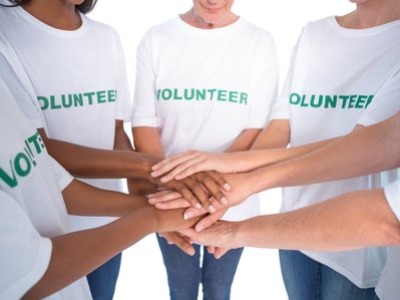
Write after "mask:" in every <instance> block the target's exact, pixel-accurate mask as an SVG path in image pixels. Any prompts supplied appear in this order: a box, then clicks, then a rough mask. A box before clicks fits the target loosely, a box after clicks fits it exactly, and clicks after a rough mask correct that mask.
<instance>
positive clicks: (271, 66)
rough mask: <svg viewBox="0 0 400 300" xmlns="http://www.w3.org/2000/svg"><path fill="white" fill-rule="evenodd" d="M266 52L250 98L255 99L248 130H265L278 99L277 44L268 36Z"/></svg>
mask: <svg viewBox="0 0 400 300" xmlns="http://www.w3.org/2000/svg"><path fill="white" fill-rule="evenodd" d="M264 47H265V52H264V53H262V57H259V58H258V59H257V60H258V61H259V63H258V66H259V69H258V74H257V75H256V76H255V80H254V82H253V84H252V87H251V92H250V94H249V97H250V98H251V99H253V101H251V103H252V105H251V108H250V114H249V118H248V122H247V126H246V127H247V128H264V127H265V126H266V122H267V120H268V116H269V114H270V112H271V108H272V106H273V103H274V102H275V100H276V97H277V89H278V77H279V71H278V69H279V65H278V56H277V53H276V48H275V44H274V42H273V40H272V37H271V36H270V35H269V34H268V35H267V37H266V41H265V44H264Z"/></svg>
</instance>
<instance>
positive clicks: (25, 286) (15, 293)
mask: <svg viewBox="0 0 400 300" xmlns="http://www.w3.org/2000/svg"><path fill="white" fill-rule="evenodd" d="M0 201H1V210H0V230H1V235H0V299H20V298H21V297H22V296H23V295H24V294H25V293H26V292H27V291H28V290H29V289H30V288H31V287H32V286H33V285H35V284H36V282H38V281H39V280H40V278H42V276H43V274H44V273H45V272H46V270H47V268H48V265H49V262H50V257H51V249H52V246H51V241H50V240H49V239H47V238H43V237H41V236H40V235H39V234H38V232H37V231H36V230H35V228H34V227H33V225H32V223H31V222H30V219H29V217H28V215H27V214H26V213H25V211H23V210H22V208H21V207H20V206H19V205H18V204H17V202H16V201H14V200H13V199H12V198H11V197H9V196H8V195H7V194H5V193H4V192H2V191H0Z"/></svg>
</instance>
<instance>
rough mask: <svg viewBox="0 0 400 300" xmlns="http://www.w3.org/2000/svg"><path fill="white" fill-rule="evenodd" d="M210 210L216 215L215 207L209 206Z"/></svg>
mask: <svg viewBox="0 0 400 300" xmlns="http://www.w3.org/2000/svg"><path fill="white" fill-rule="evenodd" d="M208 210H209V211H210V212H211V213H214V212H215V211H216V209H215V207H214V206H212V205H210V206H208Z"/></svg>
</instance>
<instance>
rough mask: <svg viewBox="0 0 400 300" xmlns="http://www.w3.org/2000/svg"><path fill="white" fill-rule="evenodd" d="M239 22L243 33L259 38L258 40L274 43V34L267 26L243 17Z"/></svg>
mask: <svg viewBox="0 0 400 300" xmlns="http://www.w3.org/2000/svg"><path fill="white" fill-rule="evenodd" d="M239 22H240V26H238V27H239V28H241V31H242V33H243V35H246V36H247V37H252V38H254V39H257V40H258V42H264V43H267V44H271V43H272V44H273V43H274V39H273V36H272V34H271V33H270V32H269V31H268V30H267V29H266V28H263V27H261V26H258V25H255V24H253V23H251V22H249V21H247V20H246V19H244V18H242V17H241V18H240V19H239Z"/></svg>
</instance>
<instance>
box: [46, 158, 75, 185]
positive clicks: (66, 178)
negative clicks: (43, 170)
mask: <svg viewBox="0 0 400 300" xmlns="http://www.w3.org/2000/svg"><path fill="white" fill-rule="evenodd" d="M49 159H50V167H51V168H52V171H53V172H54V175H55V177H56V180H57V184H58V187H59V189H60V191H62V190H64V189H65V188H66V187H67V186H68V185H69V184H70V183H71V182H72V180H73V179H74V177H73V176H72V175H71V174H70V173H68V171H67V170H65V169H64V168H63V167H62V166H61V165H60V164H59V163H58V162H57V161H56V160H55V159H54V158H52V157H51V156H50V155H49Z"/></svg>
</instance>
